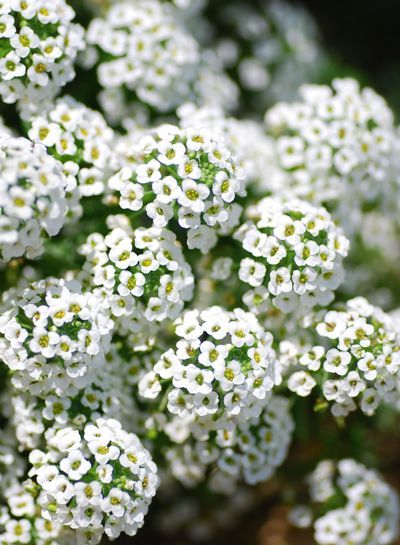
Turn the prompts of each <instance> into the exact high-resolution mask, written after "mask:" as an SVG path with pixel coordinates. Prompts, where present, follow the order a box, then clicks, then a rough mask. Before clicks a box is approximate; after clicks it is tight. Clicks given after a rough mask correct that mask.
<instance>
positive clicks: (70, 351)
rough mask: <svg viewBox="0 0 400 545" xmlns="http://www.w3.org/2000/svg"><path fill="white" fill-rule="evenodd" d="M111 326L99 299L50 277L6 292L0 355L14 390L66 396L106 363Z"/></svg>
mask: <svg viewBox="0 0 400 545" xmlns="http://www.w3.org/2000/svg"><path fill="white" fill-rule="evenodd" d="M112 326H113V322H112V321H111V320H110V318H109V317H108V315H107V313H106V312H105V311H104V308H103V307H102V300H100V299H99V298H98V297H96V296H95V295H93V294H91V293H82V290H81V286H80V284H79V283H78V282H76V281H65V280H58V279H54V278H49V279H47V280H41V281H39V282H36V283H33V284H31V285H30V286H29V287H28V288H26V289H25V290H22V291H19V290H15V292H14V291H13V290H11V291H10V293H9V294H8V297H6V298H5V302H4V304H3V306H2V312H1V317H0V356H1V358H2V360H3V361H4V363H5V364H6V365H7V367H8V368H9V370H10V372H11V382H12V384H13V386H14V387H15V388H16V389H17V390H22V391H25V390H27V389H29V391H30V392H31V393H32V394H35V395H38V396H40V397H44V398H46V397H47V396H48V395H49V394H50V393H54V394H55V395H58V396H60V397H65V396H70V395H74V394H76V392H77V391H78V390H79V389H81V388H83V387H84V386H86V385H87V384H89V383H90V380H91V375H90V372H91V371H93V370H94V369H96V368H98V367H99V366H101V365H104V363H105V352H106V351H107V348H108V345H109V342H110V331H111V329H112Z"/></svg>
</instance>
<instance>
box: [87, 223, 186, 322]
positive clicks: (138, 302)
mask: <svg viewBox="0 0 400 545" xmlns="http://www.w3.org/2000/svg"><path fill="white" fill-rule="evenodd" d="M80 251H81V253H82V254H84V255H85V256H86V263H85V265H84V267H83V274H84V275H85V273H87V275H88V279H87V281H88V282H89V283H90V287H91V289H92V290H93V293H94V294H99V297H101V296H103V297H105V298H106V301H107V305H108V306H109V308H110V311H111V315H112V316H113V317H114V319H115V320H117V321H118V322H119V323H120V325H121V326H122V327H123V328H124V329H125V330H127V331H138V330H139V329H141V328H142V327H143V322H146V321H147V322H153V321H156V322H162V321H164V320H167V319H170V320H175V319H176V318H177V317H178V316H179V314H180V313H181V311H182V310H183V307H184V303H185V302H187V301H190V299H191V298H192V291H193V285H194V278H193V274H192V271H191V269H190V266H189V265H188V263H187V262H186V260H185V257H184V255H183V252H182V249H181V247H180V246H179V244H178V243H177V240H176V237H175V235H174V234H173V233H172V232H171V231H168V230H166V229H162V228H159V227H150V228H148V229H146V228H144V227H140V228H138V229H135V230H134V231H132V232H129V231H127V230H125V229H122V228H121V227H117V228H115V229H113V230H112V231H111V232H110V233H109V234H108V235H106V236H105V237H104V236H103V235H100V234H99V233H94V234H92V235H90V236H89V238H88V240H87V241H86V243H85V244H84V245H83V246H82V247H81V249H80Z"/></svg>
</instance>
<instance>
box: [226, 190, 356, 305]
mask: <svg viewBox="0 0 400 545" xmlns="http://www.w3.org/2000/svg"><path fill="white" fill-rule="evenodd" d="M249 216H250V217H251V218H252V220H250V221H248V222H246V223H244V224H243V225H242V226H241V227H240V228H239V230H238V231H237V232H236V233H235V235H234V236H235V237H236V238H237V239H239V240H240V241H241V244H242V247H243V249H244V250H245V251H246V252H247V253H248V254H249V256H248V257H245V258H243V259H242V260H241V262H240V268H239V272H238V275H239V278H240V280H241V281H242V282H244V283H246V284H249V285H250V286H251V287H252V289H251V290H250V291H248V292H247V293H246V294H245V295H244V301H245V303H246V304H247V305H248V306H249V308H250V309H251V310H252V311H253V312H257V309H258V308H263V307H264V303H265V300H266V299H267V298H268V297H269V296H272V302H273V304H274V305H275V306H276V307H277V308H278V309H280V310H282V311H284V312H291V311H293V310H295V309H296V308H298V307H300V306H302V307H306V308H311V307H315V306H318V305H321V306H325V305H327V304H329V303H330V302H331V301H332V300H333V298H334V293H333V292H334V290H336V289H337V288H338V287H339V285H340V284H341V283H342V281H343V278H344V270H343V265H342V261H343V257H345V256H346V255H347V252H348V247H349V243H348V240H347V239H346V238H345V236H344V235H343V234H342V232H341V230H340V229H339V228H337V227H336V226H335V224H334V223H333V221H332V219H331V217H330V215H329V213H328V212H327V211H326V210H325V209H323V208H316V207H314V206H312V205H310V204H308V203H307V202H302V201H283V202H282V201H280V200H278V199H274V198H270V197H267V198H265V199H263V200H261V201H260V202H258V203H257V205H256V206H254V207H253V208H252V209H250V210H249Z"/></svg>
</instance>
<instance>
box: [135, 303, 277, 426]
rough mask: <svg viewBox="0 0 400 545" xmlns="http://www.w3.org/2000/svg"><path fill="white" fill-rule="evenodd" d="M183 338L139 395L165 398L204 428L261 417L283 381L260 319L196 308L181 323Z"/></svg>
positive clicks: (145, 381) (179, 333) (180, 414)
mask: <svg viewBox="0 0 400 545" xmlns="http://www.w3.org/2000/svg"><path fill="white" fill-rule="evenodd" d="M175 332H176V335H177V337H178V338H179V340H178V341H177V343H176V348H175V349H173V348H171V349H169V350H167V351H166V352H165V353H164V354H163V355H162V357H161V358H160V360H159V361H158V362H157V363H156V365H155V366H154V368H153V370H151V371H149V372H148V373H146V374H145V375H144V376H143V377H142V379H141V381H140V382H139V395H140V396H142V397H143V398H145V399H153V400H157V399H158V400H160V399H163V398H164V396H166V402H167V410H168V413H170V414H172V415H177V416H178V417H179V418H186V417H193V418H196V419H197V420H198V421H199V422H201V426H203V428H204V429H209V430H212V429H220V428H221V426H224V425H226V424H227V423H228V422H230V423H232V422H235V423H240V422H243V421H246V420H248V419H250V418H254V417H257V416H258V415H259V414H260V413H261V411H262V408H263V406H264V404H265V399H266V397H267V396H268V393H269V392H270V391H271V390H272V388H273V386H274V384H277V383H278V382H279V380H280V372H279V363H278V361H277V359H276V355H275V352H274V350H273V349H272V348H271V345H272V335H271V334H269V333H267V332H265V331H264V330H263V329H262V328H261V326H260V325H259V323H258V322H257V319H256V318H255V316H254V315H252V314H250V313H246V312H244V311H243V310H241V309H236V310H234V311H233V312H227V311H224V310H223V309H222V308H219V307H212V308H210V309H207V310H203V311H201V312H200V311H198V310H190V311H187V312H185V313H184V314H183V316H182V317H181V318H179V319H178V320H177V321H176V324H175Z"/></svg>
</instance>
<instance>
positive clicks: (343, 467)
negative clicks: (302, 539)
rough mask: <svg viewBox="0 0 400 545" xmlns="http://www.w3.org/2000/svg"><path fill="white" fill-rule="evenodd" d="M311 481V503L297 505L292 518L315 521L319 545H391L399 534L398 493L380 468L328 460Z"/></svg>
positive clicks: (305, 523)
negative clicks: (332, 544) (388, 482)
mask: <svg viewBox="0 0 400 545" xmlns="http://www.w3.org/2000/svg"><path fill="white" fill-rule="evenodd" d="M308 482H309V492H310V499H311V505H310V506H299V507H297V508H296V509H295V510H294V511H293V513H292V516H291V519H292V522H294V523H295V524H296V525H301V526H303V527H304V526H309V525H311V523H312V524H313V527H314V537H315V540H316V542H317V543H318V544H319V545H330V544H331V543H349V542H351V543H354V544H355V545H358V544H360V545H364V544H365V545H387V544H389V543H393V542H394V540H395V539H396V538H397V537H398V535H399V520H400V506H399V498H398V494H397V493H396V492H395V490H394V489H393V488H392V487H391V486H390V485H388V484H387V483H386V482H385V481H384V479H383V478H382V476H381V475H379V473H377V472H376V471H374V470H372V469H368V468H367V467H365V466H364V465H362V464H359V463H357V462H356V461H355V460H350V459H344V460H340V461H339V462H337V463H335V462H333V461H332V460H324V461H322V462H320V463H319V464H318V466H317V467H316V468H315V470H314V471H313V473H312V474H311V475H310V476H309V479H308ZM330 505H331V506H332V505H334V506H335V508H332V507H329V506H330ZM336 506H337V507H336ZM321 511H322V512H324V514H323V515H322V516H319V515H318V514H319V513H320V512H321ZM300 514H301V517H300V518H299V515H300ZM304 515H306V516H304ZM302 521H303V523H302ZM299 523H300V524H299Z"/></svg>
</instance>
